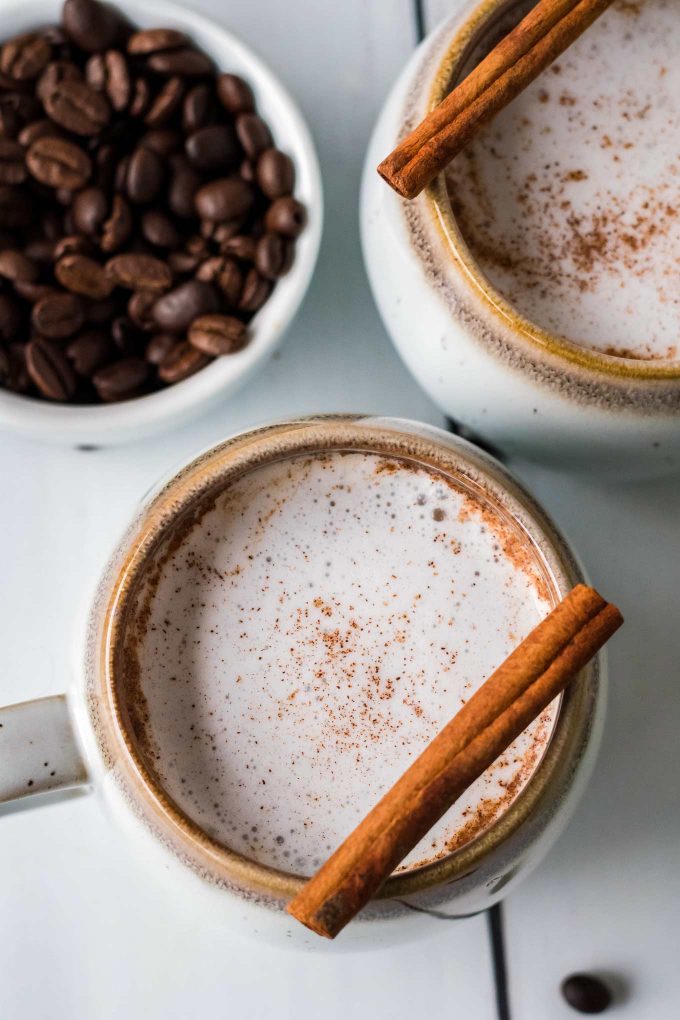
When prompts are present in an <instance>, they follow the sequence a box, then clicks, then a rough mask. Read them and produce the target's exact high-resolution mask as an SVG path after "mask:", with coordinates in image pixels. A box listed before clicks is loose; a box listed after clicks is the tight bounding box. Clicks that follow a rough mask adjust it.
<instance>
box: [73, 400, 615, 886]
mask: <svg viewBox="0 0 680 1020" xmlns="http://www.w3.org/2000/svg"><path fill="white" fill-rule="evenodd" d="M324 450H338V451H340V450H344V451H361V452H372V453H383V454H384V455H386V456H390V457H393V458H395V459H399V458H401V459H404V460H410V461H417V462H418V463H420V464H422V465H424V466H428V467H430V468H433V469H435V470H439V471H441V472H444V473H445V474H448V475H450V476H453V477H455V479H456V482H457V484H461V485H462V486H463V488H465V489H467V490H468V491H470V492H472V493H475V494H476V495H477V497H478V498H481V499H483V500H484V501H485V502H487V503H489V502H492V503H493V505H494V509H499V508H500V512H501V513H502V514H503V515H504V516H505V519H506V522H507V523H509V524H511V526H512V527H513V529H514V531H515V534H517V535H519V536H521V538H522V539H523V540H524V541H526V542H529V543H530V544H531V546H532V548H533V551H534V553H535V558H536V562H537V564H539V565H540V568H541V572H542V574H543V580H544V581H545V582H546V585H547V588H548V590H549V592H550V596H551V598H552V600H553V602H557V601H559V599H561V598H562V597H563V596H564V595H565V594H566V593H567V591H569V590H570V589H571V588H572V587H573V585H574V584H576V583H578V582H579V581H581V580H582V576H581V574H580V571H579V569H578V567H577V566H576V564H575V563H574V560H573V558H572V555H571V553H570V551H569V549H568V547H567V546H566V545H565V543H564V540H563V539H562V537H561V535H560V534H559V533H558V532H557V531H556V529H555V527H554V525H553V524H552V522H551V521H550V519H549V518H548V517H547V516H546V515H545V513H544V512H543V511H542V510H541V509H540V508H539V507H538V506H537V505H536V504H535V503H534V502H533V500H532V499H531V497H530V496H529V495H528V494H527V493H526V492H525V491H524V489H522V488H521V486H520V485H519V484H518V483H517V482H516V481H515V480H514V479H513V478H512V477H511V476H510V475H509V474H507V473H506V472H505V470H504V469H503V468H502V467H501V466H500V465H499V464H498V463H497V462H496V461H494V460H493V459H492V458H490V457H488V456H487V455H486V454H484V453H483V452H482V451H481V450H478V449H477V448H476V447H473V446H471V444H469V443H467V442H465V441H464V440H461V439H459V438H458V437H454V436H451V435H450V434H447V433H445V432H443V431H441V430H439V429H435V428H431V427H428V426H423V425H419V424H416V423H411V422H406V421H398V420H394V419H382V418H371V417H364V418H362V417H360V416H356V417H341V416H338V417H324V418H313V419H303V420H297V421H291V422H285V423H278V424H275V425H270V426H265V427H263V428H260V429H256V430H253V431H250V432H246V433H243V434H241V435H238V436H235V437H234V438H232V439H228V440H226V441H225V442H223V443H221V444H220V445H218V446H216V447H214V448H213V449H211V450H208V451H207V452H206V453H204V454H202V455H201V456H199V457H198V458H197V459H195V460H194V461H192V462H191V463H190V464H189V465H187V466H186V467H185V468H184V469H183V470H181V471H180V472H179V473H178V474H177V475H176V476H175V477H174V478H173V479H172V480H171V481H170V482H168V483H167V484H166V485H164V486H163V487H162V488H160V489H159V490H158V491H156V492H154V493H152V495H151V497H150V498H149V501H148V502H147V503H146V505H145V506H144V508H143V510H142V512H141V514H140V516H139V517H138V519H137V521H136V522H135V523H134V524H133V526H132V528H131V529H130V531H129V532H128V534H127V536H126V537H125V539H124V541H123V543H122V545H121V551H120V553H119V554H118V556H117V557H114V560H113V562H112V565H111V567H112V573H111V578H112V583H111V585H110V587H108V588H107V590H106V593H105V597H104V602H103V604H102V606H101V612H102V618H103V625H102V626H101V628H100V632H99V637H98V639H97V640H98V651H96V655H97V660H96V662H95V669H94V672H93V675H92V678H91V680H90V686H89V691H88V693H89V702H90V710H91V712H92V715H93V724H94V728H95V732H96V736H97V739H98V742H99V745H100V750H101V752H102V755H103V758H104V761H105V763H106V764H107V766H108V767H109V768H110V769H113V770H115V772H116V774H117V778H118V782H120V783H122V784H123V786H124V787H125V789H124V794H125V795H126V799H127V800H128V802H129V803H130V804H131V805H132V806H133V809H134V810H135V813H137V814H138V815H140V816H141V817H142V819H143V820H144V822H145V824H146V825H147V827H148V828H150V829H151V831H152V832H153V834H154V835H155V836H156V837H157V838H159V839H160V840H161V842H163V843H164V844H165V845H166V846H168V847H169V849H170V850H171V851H172V852H173V853H174V854H175V855H176V856H177V857H179V858H180V860H182V861H183V862H184V863H185V864H187V865H188V866H189V867H191V868H192V869H193V870H194V871H197V872H198V873H199V874H200V875H201V876H202V877H204V878H207V879H208V880H209V881H212V882H214V883H216V884H219V885H223V886H226V887H228V888H230V889H232V890H234V891H237V892H241V893H242V894H244V895H246V896H249V897H251V898H261V899H265V900H268V901H270V902H271V901H274V902H278V903H279V904H280V903H282V902H283V901H285V900H287V899H288V898H289V897H291V896H292V895H294V894H295V893H296V892H298V891H299V890H300V889H301V888H302V886H303V885H304V882H305V881H306V879H305V878H304V877H301V876H298V875H295V874H290V873H286V872H283V871H279V870H276V869H273V868H270V867H267V866H266V865H262V864H258V863H256V862H254V861H253V860H251V859H249V858H247V857H245V856H243V855H241V854H239V853H237V852H236V851H234V850H232V849H230V848H227V847H225V846H224V845H222V844H220V843H218V842H217V841H216V840H214V839H212V838H211V837H209V836H207V835H206V833H205V832H204V831H203V830H202V829H201V828H200V827H199V826H198V825H196V823H195V822H194V821H192V819H191V818H189V817H188V816H187V815H186V814H185V813H184V812H183V811H182V810H181V809H180V808H179V807H178V806H177V805H176V804H175V803H174V802H173V801H172V800H171V799H170V798H169V797H168V796H167V794H166V793H165V791H164V789H163V788H162V786H161V785H160V783H159V782H158V781H157V780H156V778H155V777H154V775H153V774H152V773H151V772H150V770H149V768H148V767H147V764H146V762H145V760H144V757H143V754H142V753H140V749H139V747H138V744H137V742H136V740H135V739H134V737H133V735H132V734H131V732H130V729H129V719H128V717H127V711H126V706H125V704H124V703H123V702H122V701H121V697H120V690H119V687H120V677H119V676H118V675H117V665H116V664H117V657H118V654H119V653H118V650H119V649H120V648H121V646H122V638H123V635H124V632H125V617H126V608H127V606H128V605H129V603H130V599H131V596H132V595H133V594H134V592H135V589H136V584H137V582H138V580H139V578H140V577H141V576H142V574H143V571H144V569H145V565H146V564H147V562H148V557H149V555H150V553H151V552H152V551H153V550H154V549H155V548H156V547H157V545H158V542H159V540H160V539H161V538H162V536H163V535H167V531H168V528H169V527H171V526H172V525H173V523H175V522H177V521H178V520H179V519H180V517H181V516H185V515H186V512H187V508H189V507H191V506H195V505H196V503H197V502H198V501H199V500H201V499H203V498H205V497H206V495H208V494H209V493H211V492H212V491H215V490H216V489H217V488H218V487H219V488H221V487H223V486H224V484H225V480H228V479H229V478H230V477H232V478H233V477H237V476H238V475H240V474H242V473H243V472H244V471H246V470H250V469H253V468H255V467H257V466H258V465H262V464H264V463H267V462H271V461H273V460H277V459H283V458H285V457H290V456H295V455H299V454H305V453H314V452H317V453H318V452H321V451H324ZM501 500H502V502H501ZM597 682H598V666H597V662H593V663H591V664H590V665H589V666H588V667H586V669H585V670H583V672H582V674H581V676H580V677H579V679H578V680H577V681H576V682H575V683H573V684H572V685H570V687H569V688H568V689H567V691H566V692H565V694H564V695H563V696H562V701H561V704H560V708H559V712H558V717H557V719H556V721H555V723H554V726H553V731H552V734H551V738H550V741H549V743H548V746H547V748H546V749H545V751H544V753H543V756H542V758H541V760H540V762H539V764H538V765H537V767H536V769H535V771H534V773H533V775H532V776H531V778H530V779H529V780H528V782H527V783H526V785H525V787H524V788H523V790H522V791H521V792H520V794H519V795H518V796H517V798H516V799H515V800H514V801H513V802H512V803H511V805H510V807H509V808H508V809H507V810H506V811H505V812H504V813H503V814H502V815H501V816H500V817H499V818H498V819H497V820H496V821H495V822H494V823H492V825H491V826H490V827H489V828H488V829H486V830H485V831H483V832H482V833H481V834H480V835H479V836H477V837H476V838H475V839H473V840H472V841H471V842H470V843H468V844H466V845H464V846H463V847H461V848H459V849H457V850H455V851H453V852H451V853H449V854H448V855H446V856H444V857H442V858H440V859H438V860H436V861H434V862H431V863H429V864H426V865H422V866H421V867H419V868H415V869H413V870H412V871H408V872H403V873H398V874H396V875H393V876H392V877H391V878H390V879H389V880H388V881H387V883H386V884H385V886H384V887H383V888H382V890H381V891H380V893H379V898H381V899H384V898H392V899H397V898H399V897H403V896H406V895H410V894H413V893H415V892H418V891H420V890H423V889H428V888H431V887H433V886H435V885H439V884H441V883H448V882H451V881H453V880H455V879H456V878H459V877H462V876H463V875H466V874H470V873H471V872H472V871H474V870H475V869H476V868H477V867H478V865H479V864H480V863H481V862H482V860H483V859H484V858H486V857H487V855H488V854H489V853H490V852H491V851H493V850H494V849H495V848H496V847H497V846H499V845H500V844H501V843H502V842H503V841H505V840H506V839H508V838H509V837H510V836H511V835H513V834H514V833H515V832H517V830H518V829H520V827H521V826H522V825H523V824H524V823H525V822H526V821H527V820H528V819H529V818H530V817H532V816H533V815H534V814H535V813H539V812H541V810H542V809H547V811H548V812H550V810H551V808H553V807H554V806H555V805H556V804H557V803H558V802H559V800H560V799H561V797H562V796H563V795H564V791H565V789H566V787H567V786H568V785H569V782H570V778H571V776H572V774H573V771H574V767H575V764H576V763H577V762H578V761H579V759H580V757H581V756H582V754H583V752H584V749H585V745H586V743H587V740H588V737H589V733H590V727H591V723H592V708H593V703H594V696H595V692H596V690H597ZM94 706H96V707H94Z"/></svg>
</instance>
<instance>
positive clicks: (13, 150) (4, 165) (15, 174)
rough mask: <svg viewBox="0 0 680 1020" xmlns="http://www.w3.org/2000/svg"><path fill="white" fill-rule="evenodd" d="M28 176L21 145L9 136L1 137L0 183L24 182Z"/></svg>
mask: <svg viewBox="0 0 680 1020" xmlns="http://www.w3.org/2000/svg"><path fill="white" fill-rule="evenodd" d="M27 176H28V170H27V169H26V161H25V159H24V150H23V149H22V147H21V145H19V143H18V142H14V141H12V140H11V139H9V138H0V184H23V182H24V181H25V180H26V178H27Z"/></svg>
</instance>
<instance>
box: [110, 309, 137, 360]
mask: <svg viewBox="0 0 680 1020" xmlns="http://www.w3.org/2000/svg"><path fill="white" fill-rule="evenodd" d="M111 338H112V340H113V342H114V344H115V345H116V347H117V348H118V350H119V351H120V353H121V354H122V355H123V357H124V358H129V357H132V356H136V355H137V354H138V353H139V350H140V349H141V347H142V342H143V341H142V334H141V332H140V330H139V329H138V328H137V326H135V324H134V323H133V322H131V321H130V319H128V318H127V316H125V315H119V316H118V317H117V318H115V319H114V320H113V322H112V323H111Z"/></svg>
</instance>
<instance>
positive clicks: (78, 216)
mask: <svg viewBox="0 0 680 1020" xmlns="http://www.w3.org/2000/svg"><path fill="white" fill-rule="evenodd" d="M2 15H3V17H2V25H1V31H2V34H3V38H4V42H2V43H0V427H6V428H12V429H15V430H19V431H22V432H24V433H26V434H28V435H32V436H35V437H39V438H44V439H48V440H52V441H59V442H72V443H76V444H96V443H107V442H109V443H110V442H120V441H123V440H126V439H132V438H135V437H137V436H140V435H142V434H148V433H151V432H154V431H159V430H161V429H162V428H165V427H171V426H174V425H176V424H178V423H179V422H181V421H182V420H185V419H187V418H188V417H191V416H192V415H194V414H197V413H198V412H199V411H201V410H205V409H207V408H208V407H210V406H211V405H214V404H215V403H216V402H217V401H218V400H220V399H223V398H224V397H225V396H227V395H228V393H229V392H230V391H233V390H234V389H235V388H236V387H237V386H239V385H240V384H241V383H242V382H243V381H245V379H247V378H248V377H249V376H250V375H251V374H252V373H253V372H254V371H255V369H256V368H257V367H258V366H259V365H260V364H261V363H262V362H263V361H264V360H265V359H266V358H267V357H268V356H269V355H270V354H271V352H272V351H273V349H274V347H275V346H276V344H277V342H278V341H279V339H280V338H281V336H282V334H283V332H284V330H285V328H286V326H287V325H288V323H289V322H290V320H291V318H292V316H293V315H294V313H295V311H296V310H297V307H298V306H299V304H300V302H301V300H302V298H303V296H304V294H305V292H306V290H307V287H308V285H309V282H310V279H311V276H312V272H313V269H314V264H315V261H316V256H317V252H318V247H319V240H320V234H321V219H322V194H321V181H320V174H319V168H318V163H317V160H316V155H315V152H314V147H313V144H312V141H311V138H310V135H309V132H308V130H307V128H306V126H305V124H304V122H303V120H302V117H301V115H300V114H299V112H298V110H297V109H296V107H295V105H294V104H293V102H292V100H291V99H290V98H289V96H288V95H287V93H286V92H285V90H284V89H283V88H282V86H281V85H280V84H279V83H278V82H277V80H276V79H275V78H274V76H273V75H272V74H271V72H270V71H269V70H268V69H267V68H266V67H265V66H264V65H263V64H262V63H261V62H260V61H259V60H258V58H257V57H255V56H254V55H253V54H252V53H251V52H250V51H249V50H248V49H247V48H246V47H245V46H244V45H243V44H242V43H240V42H239V41H238V40H237V39H235V38H234V37H233V36H231V35H229V33H228V32H226V31H224V30H223V29H222V28H220V27H219V26H217V25H215V24H212V23H211V22H209V21H206V20H205V19H203V18H201V17H199V16H198V15H195V14H193V13H192V12H191V11H189V10H185V9H184V8H180V7H175V6H174V5H172V4H169V3H165V2H164V0H149V2H145V3H144V4H143V5H141V4H137V5H135V4H134V3H133V2H132V0H122V2H121V3H119V4H116V5H115V6H114V5H111V4H106V3H100V2H99V0H64V2H63V3H60V2H59V0H3V11H2Z"/></svg>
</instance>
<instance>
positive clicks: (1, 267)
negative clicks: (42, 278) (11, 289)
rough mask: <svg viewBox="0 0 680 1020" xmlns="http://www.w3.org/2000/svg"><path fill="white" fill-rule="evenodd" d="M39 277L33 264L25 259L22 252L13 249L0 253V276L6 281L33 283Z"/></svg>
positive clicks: (6, 249)
mask: <svg viewBox="0 0 680 1020" xmlns="http://www.w3.org/2000/svg"><path fill="white" fill-rule="evenodd" d="M39 275H40V274H39V270H38V267H37V265H36V264H35V262H33V261H32V260H31V259H29V258H27V256H26V255H24V254H23V252H20V251H17V250H16V249H13V248H5V250H4V251H0V276H3V277H4V278H5V279H6V280H12V282H15V281H16V280H19V281H22V282H25V283H35V281H36V280H37V279H38V276H39Z"/></svg>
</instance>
